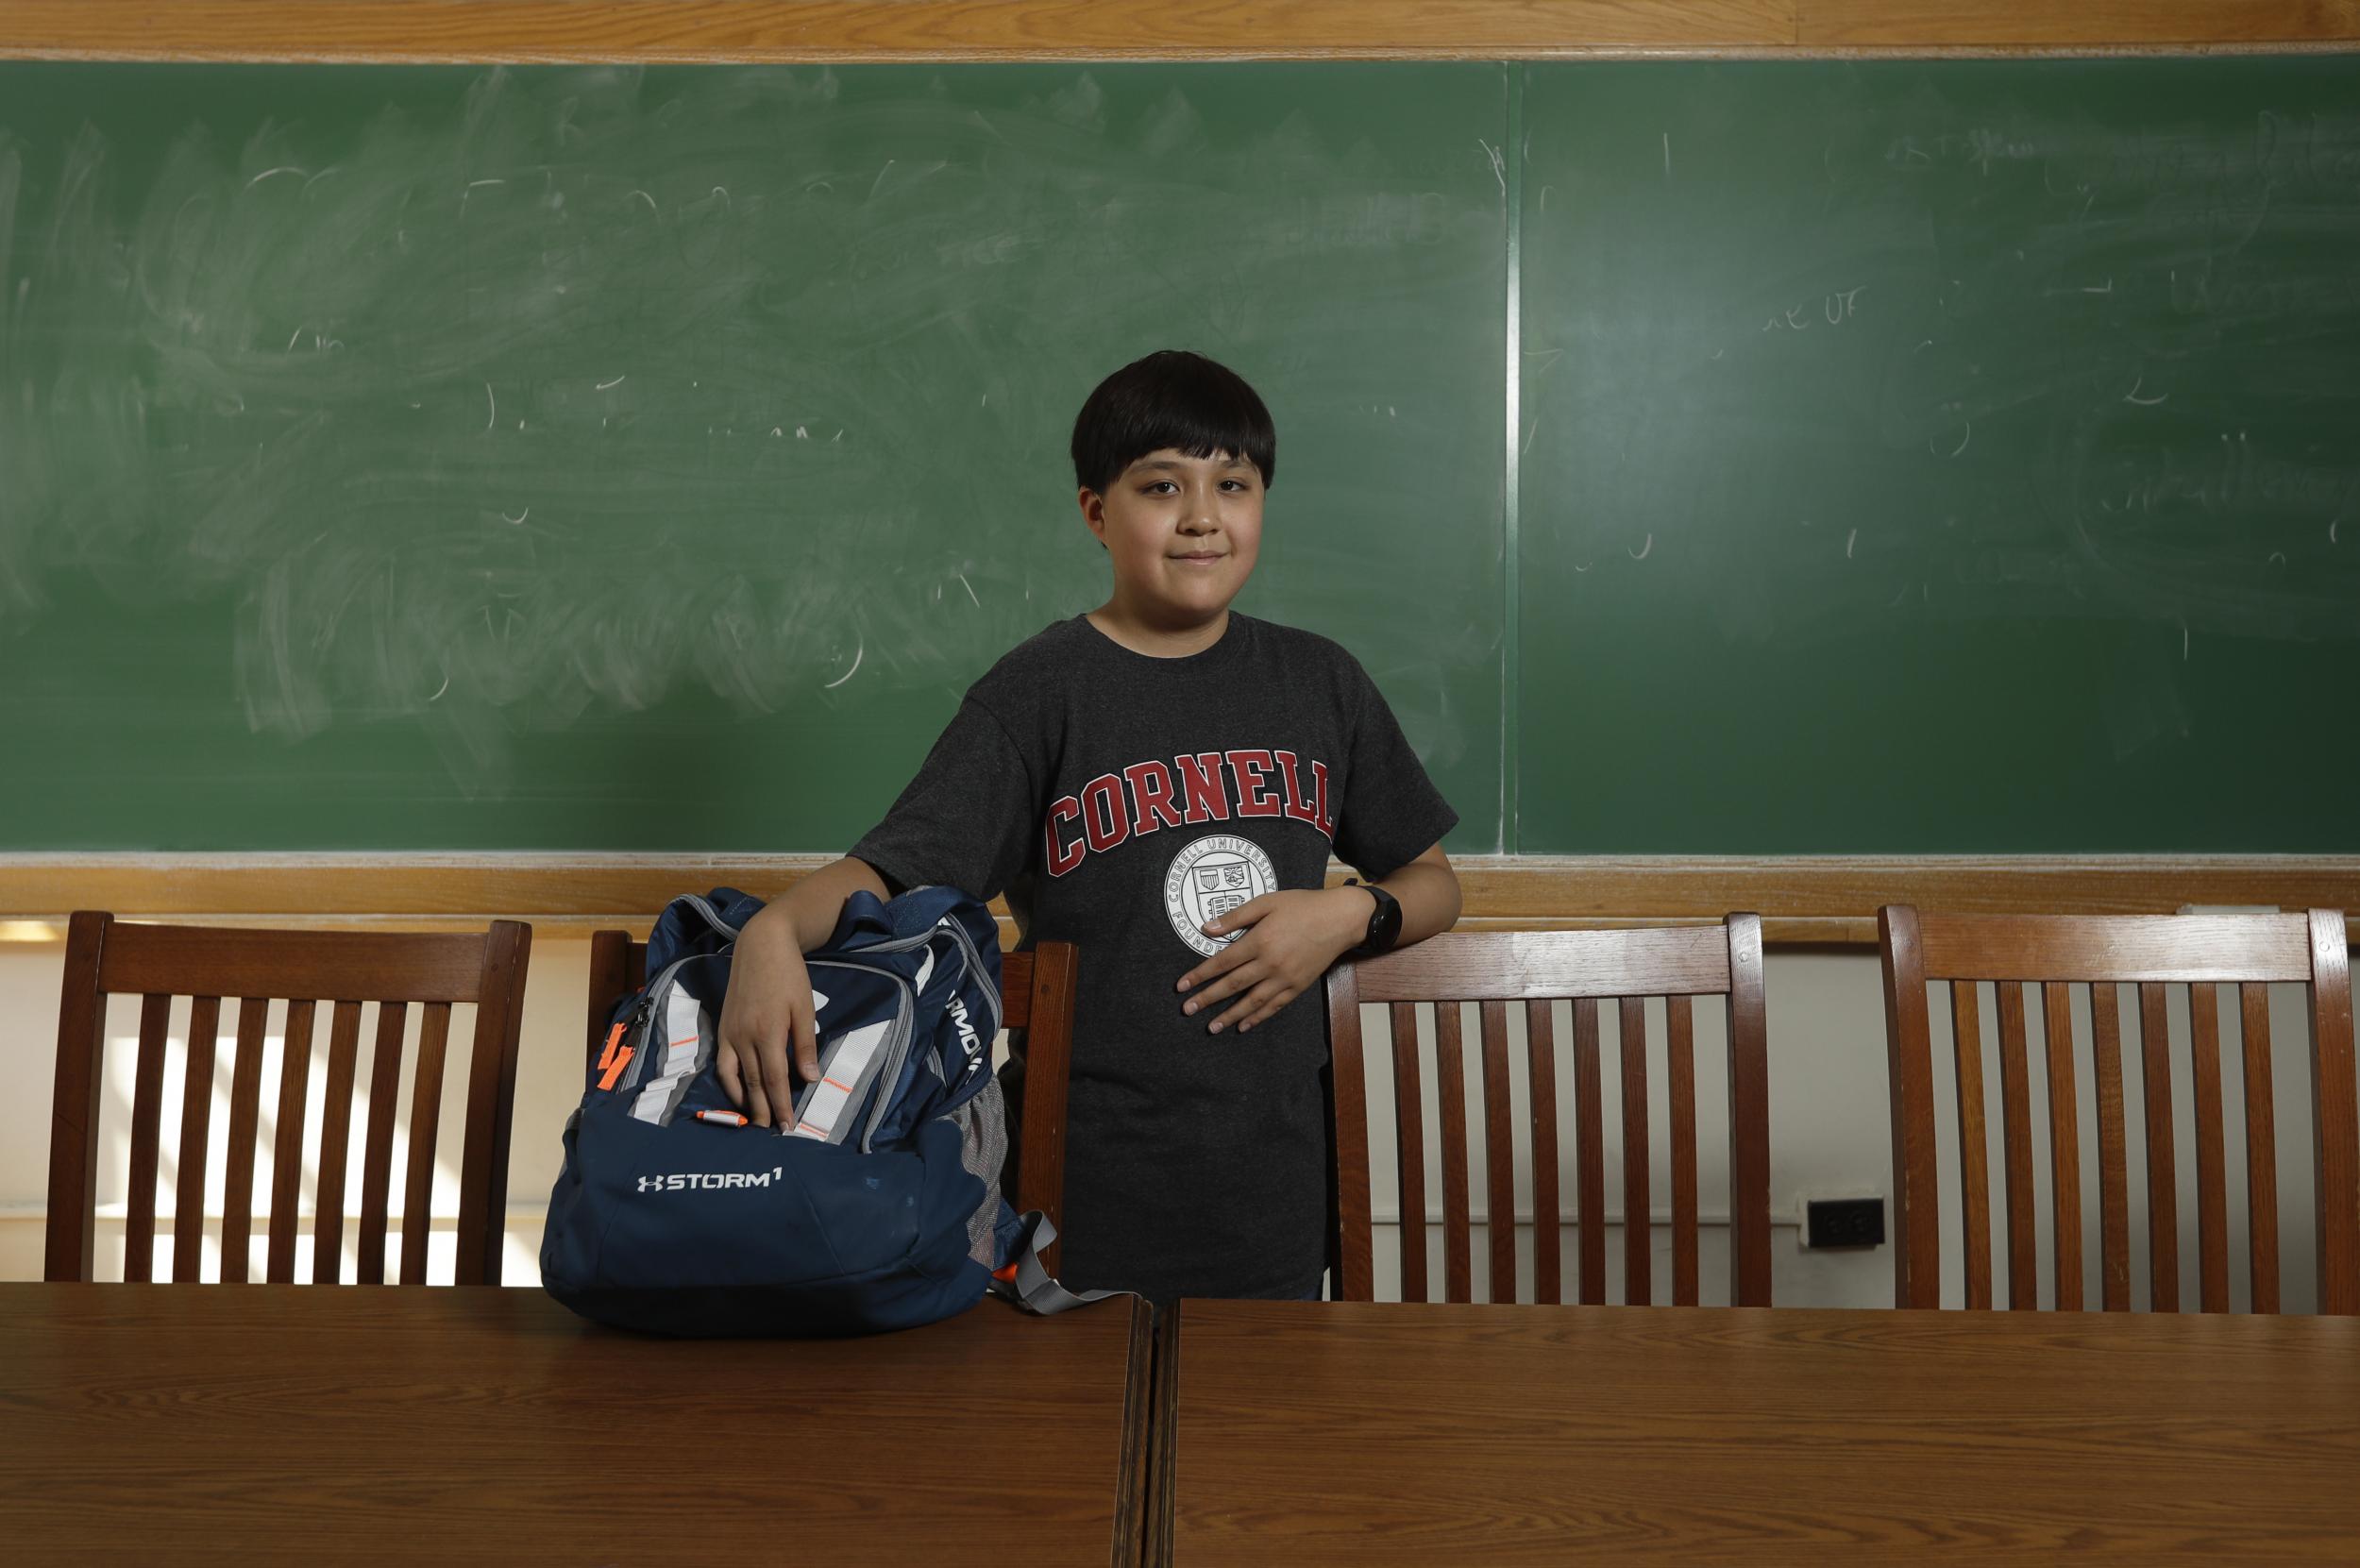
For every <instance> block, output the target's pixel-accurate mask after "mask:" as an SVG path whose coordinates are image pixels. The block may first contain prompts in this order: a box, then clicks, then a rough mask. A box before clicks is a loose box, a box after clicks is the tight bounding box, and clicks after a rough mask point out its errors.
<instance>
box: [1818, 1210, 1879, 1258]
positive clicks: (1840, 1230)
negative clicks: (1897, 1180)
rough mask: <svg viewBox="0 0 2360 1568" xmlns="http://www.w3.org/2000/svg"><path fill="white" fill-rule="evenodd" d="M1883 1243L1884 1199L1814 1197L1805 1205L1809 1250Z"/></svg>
mask: <svg viewBox="0 0 2360 1568" xmlns="http://www.w3.org/2000/svg"><path fill="white" fill-rule="evenodd" d="M1884 1243H1885V1201H1884V1200H1883V1199H1882V1198H1812V1199H1809V1200H1806V1201H1805V1203H1804V1204H1803V1245H1804V1246H1806V1247H1810V1248H1812V1249H1814V1250H1816V1249H1818V1248H1822V1247H1881V1246H1883V1245H1884Z"/></svg>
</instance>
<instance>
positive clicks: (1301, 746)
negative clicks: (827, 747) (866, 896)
mask: <svg viewBox="0 0 2360 1568" xmlns="http://www.w3.org/2000/svg"><path fill="white" fill-rule="evenodd" d="M1457 821H1458V814H1457V813H1456V812H1454V811H1452V810H1451V808H1450V806H1449V805H1448V803H1446V802H1445V801H1443V800H1442V798H1441V794H1440V793H1438V792H1437V791H1436V789H1435V787H1434V784H1433V783H1432V781H1430V780H1429V779H1428V778H1427V777H1426V774H1425V769H1424V767H1422V766H1421V765H1420V764H1419V762H1418V758H1417V754H1416V753H1415V752H1414V751H1412V750H1410V748H1409V744H1408V741H1407V740H1405V739H1404V738H1403V736H1402V733H1401V726H1400V725H1399V724H1397V723H1396V722H1395V721H1394V719H1393V715H1392V710H1391V709H1390V708H1389V707H1387V706H1386V704H1385V699H1384V698H1383V697H1382V696H1380V695H1379V694H1378V692H1377V689H1376V687H1375V685H1374V683H1372V682H1371V681H1370V680H1369V677H1368V674H1367V672H1366V671H1364V670H1363V669H1362V668H1361V667H1360V666H1359V663H1358V661H1357V660H1355V659H1354V658H1353V656H1352V655H1351V654H1349V653H1347V652H1345V651H1344V649H1341V648H1340V647H1338V646H1337V645H1336V644H1335V643H1333V642H1330V641H1329V640H1328V639H1326V638H1325V637H1321V636H1317V635H1314V634H1313V633H1311V632H1300V631H1296V630H1294V629H1292V628H1290V627H1285V626H1278V625H1274V624H1273V623H1271V622H1269V621H1263V620H1256V619H1253V618H1251V617H1249V616H1245V615H1238V614H1236V613H1235V612H1232V613H1231V615H1230V617H1229V625H1228V627H1227V629H1226V630H1225V631H1224V632H1223V633H1222V637H1221V639H1220V640H1219V641H1218V642H1216V643H1214V644H1213V646H1211V647H1210V648H1207V649H1204V650H1203V651H1202V652H1198V653H1192V654H1188V655H1187V656H1186V657H1182V658H1173V659H1159V658H1151V657H1149V656H1147V655H1144V654H1139V653H1134V652H1132V651H1131V650H1130V649H1126V648H1124V647H1123V646H1122V645H1121V644H1120V643H1117V642H1116V641H1114V640H1113V639H1112V638H1110V637H1108V636H1107V635H1106V634H1105V633H1104V632H1101V631H1099V630H1098V629H1097V628H1096V627H1095V626H1092V625H1091V624H1090V623H1089V620H1088V619H1087V617H1086V616H1082V615H1076V616H1074V617H1073V618H1072V619H1071V620H1067V621H1061V622H1058V623H1057V624H1055V625H1054V626H1051V627H1049V628H1048V629H1047V630H1046V631H1043V632H1041V633H1040V634H1039V635H1037V636H1035V637H1033V638H1031V639H1030V640H1028V641H1026V642H1024V643H1022V644H1020V646H1018V647H1017V648H1015V649H1011V650H1010V651H1009V652H1008V653H1007V654H1006V655H1005V656H1004V657H1003V658H1002V659H1001V661H1000V662H999V663H998V664H996V665H994V666H992V667H991V669H990V671H989V672H987V673H986V675H985V676H984V678H983V679H982V680H980V681H978V682H976V683H975V684H974V685H973V686H972V687H971V688H969V691H968V694H967V700H965V701H964V702H963V703H961V704H960V706H959V710H958V712H957V714H956V715H954V716H953V717H952V720H951V723H950V725H949V727H948V728H946V729H945V730H944V731H943V733H942V736H941V738H940V739H939V740H937V741H936V743H935V747H934V750H933V751H932V752H931V753H929V755H928V756H927V758H926V762H925V766H924V767H921V768H920V769H919V773H918V776H917V777H916V778H915V779H913V780H911V781H910V784H909V787H908V788H907V789H905V790H903V791H902V797H901V799H900V800H898V801H895V802H894V804H893V809H892V810H891V811H890V812H888V813H887V814H886V816H885V820H884V821H882V822H880V823H879V824H878V825H877V826H876V827H875V828H874V829H873V830H871V831H870V832H869V834H868V836H866V837H864V838H863V839H861V841H860V842H859V843H857V844H855V845H854V846H852V851H851V852H852V854H853V855H854V856H856V857H858V858H859V859H861V860H864V861H866V862H868V864H869V865H870V866H872V867H874V868H876V869H877V870H878V872H879V873H880V874H882V875H883V876H884V877H885V880H886V882H887V883H888V884H889V885H896V887H895V890H896V891H899V890H900V888H902V887H915V886H921V885H927V884H946V885H951V886H954V887H958V888H960V889H962V890H963V891H966V892H969V893H972V894H974V895H975V896H976V897H978V898H984V899H989V898H991V897H993V896H994V895H997V894H1000V893H1003V892H1004V893H1005V894H1006V895H1007V900H1008V907H1009V909H1010V910H1011V911H1012V912H1013V913H1014V915H1015V917H1016V922H1017V931H1018V935H1019V938H1020V941H1019V946H1020V947H1030V946H1031V945H1033V944H1034V943H1036V942H1038V941H1043V940H1050V941H1069V942H1072V943H1074V944H1075V945H1076V946H1077V947H1078V948H1079V949H1080V953H1081V958H1080V969H1081V976H1080V994H1079V996H1078V998H1077V999H1076V1010H1075V1017H1074V1020H1073V1066H1072V1077H1071V1082H1070V1089H1069V1104H1068V1110H1067V1121H1066V1126H1067V1132H1066V1171H1065V1231H1064V1235H1065V1256H1064V1263H1063V1269H1062V1273H1063V1274H1064V1276H1065V1278H1066V1281H1067V1283H1069V1284H1070V1285H1073V1286H1075V1287H1077V1288H1081V1289H1099V1288H1107V1287H1113V1288H1119V1289H1124V1290H1138V1291H1140V1292H1141V1293H1143V1294H1146V1295H1149V1296H1152V1297H1155V1298H1158V1299H1169V1298H1172V1297H1175V1296H1179V1295H1204V1296H1300V1295H1303V1294H1305V1293H1306V1292H1307V1291H1309V1290H1311V1289H1312V1288H1313V1287H1314V1286H1316V1285H1317V1283H1318V1280H1319V1275H1320V1271H1321V1269H1322V1268H1323V1266H1324V1262H1325V1256H1326V1238H1327V1233H1328V1226H1329V1208H1328V1204H1329V1187H1330V1180H1331V1172H1332V1160H1331V1158H1330V1155H1329V1142H1328V1112H1327V1089H1326V1084H1325V1078H1326V1067H1327V1029H1326V1013H1325V1008H1324V1005H1323V1000H1322V997H1321V995H1320V992H1319V990H1318V988H1317V986H1313V987H1312V988H1310V989H1307V990H1306V991H1305V992H1304V993H1303V994H1302V995H1300V996H1298V997H1296V998H1295V999H1294V1000H1293V1001H1292V1002H1290V1003H1288V1004H1287V1005H1286V1006H1285V1007H1284V1008H1282V1009H1281V1010H1280V1011H1279V1012H1277V1013H1276V1014H1274V1015H1273V1016H1272V1017H1271V1018H1269V1019H1267V1020H1264V1021H1262V1022H1261V1023H1258V1024H1256V1025H1255V1027H1254V1028H1253V1029H1252V1030H1251V1031H1249V1032H1248V1033H1245V1034H1243V1035H1240V1034H1239V1033H1238V1032H1237V1029H1236V1026H1235V1024H1234V1023H1233V1024H1231V1025H1230V1026H1228V1027H1225V1028H1223V1029H1222V1032H1221V1033H1220V1034H1219V1035H1208V1034H1206V1033H1205V1024H1206V1023H1208V1022H1210V1021H1211V1020H1212V1019H1213V1018H1214V1017H1217V1016H1219V1014H1220V1012H1221V1011H1222V1009H1224V1008H1225V1007H1226V1006H1228V1005H1229V1004H1230V1001H1231V1000H1232V999H1224V1000H1223V1001H1222V1002H1221V1003H1216V1004H1215V1005H1214V1007H1213V1008H1212V1009H1211V1010H1209V1011H1200V1012H1199V1013H1198V1015H1197V1016H1196V1017H1194V1018H1189V1017H1186V1016H1184V1015H1183V1014H1182V1013H1181V1011H1180V1007H1181V1003H1182V1002H1183V1001H1185V1000H1186V998H1184V997H1183V996H1182V995H1180V994H1179V993H1178V992H1176V991H1174V990H1173V989H1172V986H1173V984H1174V983H1175V982H1176V981H1177V980H1178V979H1179V978H1180V977H1181V976H1182V975H1183V974H1186V973H1187V972H1188V970H1190V969H1194V968H1195V967H1196V966H1197V965H1198V964H1199V963H1201V962H1203V961H1204V959H1205V957H1206V956H1208V955H1210V953H1213V952H1214V951H1215V940H1214V938H1211V937H1208V936H1204V935H1203V934H1202V933H1201V932H1200V931H1199V930H1198V929H1197V928H1198V926H1199V925H1200V924H1201V923H1202V922H1203V921H1205V920H1207V919H1212V918H1213V917H1214V916H1215V915H1218V914H1220V913H1221V912H1222V911H1223V910H1226V909H1228V908H1231V907H1234V906H1235V905H1237V904H1239V903H1242V902H1245V901H1246V900H1247V899H1250V898H1253V897H1256V896H1257V895H1259V894H1262V893H1265V892H1269V891H1272V890H1273V889H1276V888H1295V887H1302V888H1314V887H1318V886H1320V885H1321V884H1322V882H1323V879H1324V877H1325V874H1326V869H1327V861H1328V855H1329V850H1330V845H1331V843H1332V845H1333V848H1334V852H1335V854H1336V856H1337V857H1338V858H1340V859H1341V860H1342V861H1344V862H1345V863H1346V864H1347V865H1350V866H1352V867H1354V868H1356V869H1357V870H1358V871H1359V872H1360V873H1361V875H1362V876H1364V877H1367V878H1369V879H1371V880H1374V879H1375V878H1378V877H1383V876H1387V875H1390V874H1391V873H1392V872H1393V871H1394V870H1396V869H1398V868H1400V867H1401V866H1403V865H1404V864H1406V863H1407V862H1408V861H1410V860H1412V859H1414V858H1415V857H1416V856H1418V855H1419V854H1421V853H1423V852H1424V851H1425V850H1426V849H1428V848H1429V847H1431V846H1432V845H1434V844H1435V843H1437V842H1438V841H1440V839H1441V836H1442V835H1443V834H1444V833H1446V832H1447V831H1449V829H1450V828H1451V827H1452V826H1453V825H1454V824H1455V823H1456V822H1457ZM1003 1077H1004V1078H1005V1079H1006V1081H1007V1085H1008V1090H1009V1095H1008V1098H1009V1103H1010V1105H1011V1106H1012V1107H1014V1106H1016V1105H1019V1104H1020V1103H1021V1089H1022V1064H1021V1061H1020V1060H1017V1061H1013V1062H1011V1064H1010V1068H1009V1070H1008V1071H1007V1072H1006V1073H1004V1074H1003ZM1014 1114H1018V1113H1015V1112H1014V1111H1012V1115H1014Z"/></svg>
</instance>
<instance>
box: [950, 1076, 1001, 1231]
mask: <svg viewBox="0 0 2360 1568" xmlns="http://www.w3.org/2000/svg"><path fill="white" fill-rule="evenodd" d="M951 1120H952V1121H955V1122H956V1123H958V1128H959V1163H960V1164H961V1165H964V1166H966V1167H967V1169H968V1171H969V1172H970V1173H971V1174H973V1175H976V1176H980V1177H982V1178H983V1183H984V1201H983V1202H982V1203H980V1204H978V1205H976V1206H975V1212H974V1214H973V1215H971V1216H970V1217H969V1219H968V1222H967V1255H968V1256H969V1257H972V1258H973V1259H974V1260H975V1261H976V1262H978V1263H981V1264H982V1265H983V1266H984V1267H985V1268H986V1269H989V1268H992V1267H994V1266H996V1265H997V1264H998V1263H999V1261H1000V1259H999V1258H998V1256H995V1255H996V1254H997V1252H998V1250H999V1248H998V1244H997V1241H996V1240H995V1239H994V1237H993V1235H992V1231H993V1227H994V1226H995V1225H996V1224H997V1223H998V1222H999V1219H1000V1169H1001V1167H1002V1166H1003V1164H1005V1163H1006V1161H1007V1157H1008V1119H1007V1111H1006V1108H1005V1107H1004V1106H1003V1104H1001V1100H1000V1080H999V1079H997V1078H986V1080H985V1081H984V1087H983V1091H982V1092H981V1093H979V1094H977V1095H976V1096H975V1098H974V1099H972V1100H969V1102H968V1103H967V1104H964V1105H961V1106H960V1107H959V1108H958V1109H956V1110H954V1111H952V1113H951Z"/></svg>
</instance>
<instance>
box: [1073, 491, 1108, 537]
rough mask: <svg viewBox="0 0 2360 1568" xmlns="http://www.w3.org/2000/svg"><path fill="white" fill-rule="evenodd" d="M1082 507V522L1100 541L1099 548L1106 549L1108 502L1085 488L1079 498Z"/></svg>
mask: <svg viewBox="0 0 2360 1568" xmlns="http://www.w3.org/2000/svg"><path fill="white" fill-rule="evenodd" d="M1077 499H1078V500H1079V501H1080V503H1081V507H1082V521H1083V523H1084V524H1085V525H1086V526H1087V527H1088V529H1089V531H1090V532H1091V533H1092V534H1094V535H1095V536H1096V537H1097V539H1098V548H1100V549H1104V548H1106V502H1105V498H1104V497H1102V496H1100V495H1099V493H1098V492H1097V491H1095V490H1091V489H1088V488H1087V487H1086V488H1084V490H1083V491H1082V493H1081V495H1080V496H1079V497H1077Z"/></svg>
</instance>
